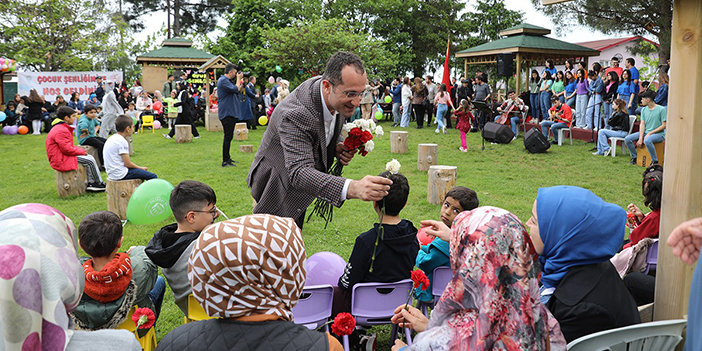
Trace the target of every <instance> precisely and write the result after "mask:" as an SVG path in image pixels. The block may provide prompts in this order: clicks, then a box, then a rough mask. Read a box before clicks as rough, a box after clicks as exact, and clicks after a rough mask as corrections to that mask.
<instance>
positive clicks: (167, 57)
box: [137, 37, 215, 65]
mask: <svg viewBox="0 0 702 351" xmlns="http://www.w3.org/2000/svg"><path fill="white" fill-rule="evenodd" d="M192 45H193V42H192V41H190V40H187V39H184V38H178V37H175V38H170V39H168V40H165V41H164V42H163V46H162V47H161V48H159V49H156V50H153V51H150V52H147V53H145V54H142V55H140V56H138V57H137V62H140V63H146V64H169V65H178V64H186V65H193V64H203V63H205V62H207V61H208V60H209V59H211V58H212V57H214V56H215V55H212V54H210V53H208V52H205V51H202V50H199V49H196V48H194V47H192Z"/></svg>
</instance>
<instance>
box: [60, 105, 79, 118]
mask: <svg viewBox="0 0 702 351" xmlns="http://www.w3.org/2000/svg"><path fill="white" fill-rule="evenodd" d="M74 113H76V110H74V109H72V108H70V107H68V106H61V107H59V109H58V111H56V117H57V118H58V119H60V120H63V119H64V118H66V117H70V116H71V115H72V114H74Z"/></svg>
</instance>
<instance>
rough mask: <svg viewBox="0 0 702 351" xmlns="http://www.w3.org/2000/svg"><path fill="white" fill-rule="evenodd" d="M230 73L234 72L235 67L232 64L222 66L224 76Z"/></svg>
mask: <svg viewBox="0 0 702 351" xmlns="http://www.w3.org/2000/svg"><path fill="white" fill-rule="evenodd" d="M231 71H236V65H235V64H233V63H227V65H226V66H224V74H227V73H229V72H231Z"/></svg>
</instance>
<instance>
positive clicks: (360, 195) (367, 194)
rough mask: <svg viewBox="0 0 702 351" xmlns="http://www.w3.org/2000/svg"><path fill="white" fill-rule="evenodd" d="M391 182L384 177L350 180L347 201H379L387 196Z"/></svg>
mask: <svg viewBox="0 0 702 351" xmlns="http://www.w3.org/2000/svg"><path fill="white" fill-rule="evenodd" d="M390 185H392V180H390V179H388V178H385V177H378V176H369V175H368V176H365V177H363V179H361V180H352V181H351V184H349V189H348V191H347V192H346V198H348V199H361V200H363V201H380V200H382V199H383V198H384V197H385V196H387V195H388V190H390Z"/></svg>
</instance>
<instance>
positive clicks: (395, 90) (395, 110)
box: [389, 77, 402, 127]
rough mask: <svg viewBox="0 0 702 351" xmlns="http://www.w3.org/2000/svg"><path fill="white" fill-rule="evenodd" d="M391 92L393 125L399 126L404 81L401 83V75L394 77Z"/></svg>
mask: <svg viewBox="0 0 702 351" xmlns="http://www.w3.org/2000/svg"><path fill="white" fill-rule="evenodd" d="M389 92H390V96H392V121H393V123H392V126H393V127H397V126H399V125H400V118H401V116H402V114H401V113H400V106H402V83H400V78H399V77H397V78H395V79H393V81H392V85H391V86H390V89H389Z"/></svg>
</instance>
